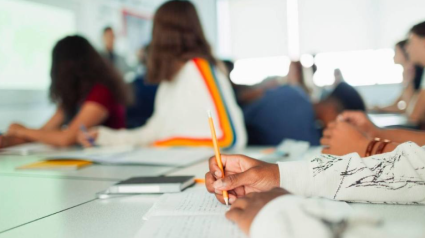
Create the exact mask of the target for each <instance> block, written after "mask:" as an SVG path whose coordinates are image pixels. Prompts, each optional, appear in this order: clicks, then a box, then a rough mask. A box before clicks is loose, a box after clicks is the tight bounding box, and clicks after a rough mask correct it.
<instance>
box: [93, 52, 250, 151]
mask: <svg viewBox="0 0 425 238" xmlns="http://www.w3.org/2000/svg"><path fill="white" fill-rule="evenodd" d="M207 110H211V112H212V117H213V119H214V123H215V129H216V133H217V139H218V141H219V145H220V147H222V148H230V147H236V148H241V147H244V146H245V145H246V141H247V136H246V131H245V125H244V119H243V114H242V111H241V109H240V108H239V106H238V105H237V103H236V99H235V96H234V93H233V90H232V87H231V84H230V82H229V79H227V77H226V76H225V75H224V74H223V73H222V72H220V71H219V70H216V68H215V66H213V65H211V64H210V63H208V62H207V61H206V60H203V59H193V60H191V61H188V62H187V63H186V64H185V65H184V66H183V67H182V69H181V70H180V71H179V72H178V73H177V75H176V76H175V78H174V79H173V80H171V81H163V82H161V84H160V85H159V88H158V91H157V94H156V97H155V106H154V113H153V115H152V117H151V118H150V119H149V120H148V122H147V123H146V125H144V126H143V127H140V128H137V129H133V130H111V129H109V128H105V127H100V128H99V135H98V138H97V140H96V143H97V144H98V145H101V146H107V145H121V144H126V145H140V146H148V145H155V146H212V142H211V131H210V127H209V124H208V115H207Z"/></svg>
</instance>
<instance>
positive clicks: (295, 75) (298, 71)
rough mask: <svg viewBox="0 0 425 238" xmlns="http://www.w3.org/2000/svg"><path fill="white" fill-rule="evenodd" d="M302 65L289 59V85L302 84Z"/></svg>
mask: <svg viewBox="0 0 425 238" xmlns="http://www.w3.org/2000/svg"><path fill="white" fill-rule="evenodd" d="M303 76H304V75H303V66H302V64H301V62H300V61H291V64H290V65H289V72H288V81H289V84H291V85H304V78H303Z"/></svg>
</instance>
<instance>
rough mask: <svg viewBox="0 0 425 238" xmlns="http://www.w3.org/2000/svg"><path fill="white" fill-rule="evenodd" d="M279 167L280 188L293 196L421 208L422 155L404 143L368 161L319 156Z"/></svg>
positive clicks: (424, 190)
mask: <svg viewBox="0 0 425 238" xmlns="http://www.w3.org/2000/svg"><path fill="white" fill-rule="evenodd" d="M278 164H279V171H280V184H281V187H284V188H285V189H287V190H288V191H290V192H291V193H293V194H297V195H304V196H320V197H325V198H330V199H334V200H342V201H351V202H368V203H394V204H425V151H424V149H423V148H421V147H419V146H418V145H416V144H414V143H412V142H407V143H404V144H402V145H399V146H398V147H397V148H396V149H395V150H394V151H392V152H390V153H385V154H381V155H375V156H371V157H368V158H361V157H360V156H359V155H358V154H356V153H353V154H348V155H345V156H342V157H338V156H332V155H325V154H323V155H320V156H319V157H316V158H313V159H311V160H310V161H300V162H286V163H285V162H283V163H278Z"/></svg>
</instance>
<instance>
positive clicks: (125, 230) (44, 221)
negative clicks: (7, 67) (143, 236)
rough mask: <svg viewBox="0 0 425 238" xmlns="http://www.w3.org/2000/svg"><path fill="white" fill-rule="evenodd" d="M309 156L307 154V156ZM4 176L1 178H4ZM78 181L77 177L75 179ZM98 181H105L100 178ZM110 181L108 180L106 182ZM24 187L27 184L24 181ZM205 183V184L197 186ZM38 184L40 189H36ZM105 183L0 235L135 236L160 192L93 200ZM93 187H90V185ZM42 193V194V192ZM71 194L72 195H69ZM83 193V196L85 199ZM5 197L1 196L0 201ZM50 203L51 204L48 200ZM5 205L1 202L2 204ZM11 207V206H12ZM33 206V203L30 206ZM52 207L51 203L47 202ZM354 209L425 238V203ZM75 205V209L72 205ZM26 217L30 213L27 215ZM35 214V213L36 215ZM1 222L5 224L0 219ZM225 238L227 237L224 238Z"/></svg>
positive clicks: (197, 171) (196, 169) (191, 171)
mask: <svg viewBox="0 0 425 238" xmlns="http://www.w3.org/2000/svg"><path fill="white" fill-rule="evenodd" d="M263 149H264V148H255V149H252V148H250V150H246V153H244V152H243V151H238V152H240V153H244V154H248V155H251V156H253V157H258V156H260V155H261V154H262V152H261V151H262V150H263ZM318 151H319V148H314V149H312V150H310V151H309V152H308V153H307V154H308V156H312V155H313V154H315V153H317V152H318ZM305 158H306V157H305V156H304V159H305ZM115 169H116V170H117V171H118V170H121V169H122V168H121V167H117V168H115ZM207 170H208V163H207V161H203V162H200V163H197V164H194V165H192V166H189V167H187V168H183V169H179V170H175V171H170V172H168V173H167V175H186V174H187V175H196V176H197V177H203V176H204V174H205V173H206V171H207ZM0 178H1V177H0ZM8 178H12V179H11V181H13V180H15V179H19V178H20V179H22V178H21V177H12V176H10V177H8ZM37 179H44V180H47V181H50V182H49V183H54V182H53V181H66V182H67V183H68V181H70V180H69V179H54V178H37ZM71 181H74V180H71ZM74 182H75V183H76V184H85V183H88V184H89V185H87V186H88V187H90V186H91V185H90V184H91V183H89V181H81V180H78V181H76V180H75V181H74ZM96 183H101V182H99V181H96ZM102 183H106V182H102ZM21 186H24V185H22V184H21ZM40 186H42V184H40V185H37V184H35V185H34V186H33V187H34V189H39V187H40ZM197 186H203V185H197ZM35 187H37V188H35ZM100 187H101V186H99V187H97V186H93V187H92V191H91V192H88V195H87V196H86V199H87V200H86V201H87V203H84V204H81V205H79V206H75V207H72V206H71V204H70V205H68V206H69V208H70V209H68V210H65V211H61V210H62V209H61V208H58V207H55V208H52V209H51V210H56V213H55V214H52V215H50V216H48V217H44V218H43V215H38V216H39V218H38V219H39V220H37V221H34V222H31V223H28V224H26V225H23V226H20V227H18V228H16V229H13V230H10V231H7V232H5V233H0V238H3V237H4V238H12V237H23V238H25V237H45V238H49V237H94V238H95V237H123V238H126V237H133V236H134V235H135V234H136V233H137V231H138V230H139V229H140V227H141V225H142V224H143V221H142V217H143V215H144V213H146V211H148V209H149V208H150V207H151V206H152V205H153V204H154V203H155V201H156V200H157V198H158V197H159V195H139V196H128V197H117V198H110V199H106V200H99V199H96V200H91V199H92V198H93V196H94V194H95V193H96V192H98V191H100V190H102V189H100ZM56 189H57V190H60V191H61V192H59V194H61V195H60V197H59V199H58V198H57V197H56V199H57V200H62V198H63V199H71V197H74V193H75V191H78V190H80V188H79V187H78V186H77V185H75V186H70V185H67V186H63V187H62V186H60V187H56ZM87 190H90V188H87ZM17 196H23V195H21V194H20V192H18V191H16V192H14V193H13V194H12V195H10V199H12V198H13V197H17ZM39 196H42V194H39ZM68 196H69V198H68ZM82 197H83V196H81V198H82ZM1 199H2V197H1V196H0V200H1ZM53 203H54V202H53ZM46 204H47V203H46ZM0 206H1V205H0ZM9 206H10V205H9ZM15 206H16V205H13V206H10V207H11V208H9V210H6V211H7V212H6V213H3V210H2V207H0V211H2V212H1V213H0V216H4V215H3V214H10V212H11V210H12V209H13V207H15ZM28 206H31V205H28ZM46 206H48V205H46ZM350 206H352V207H353V209H354V210H358V211H365V212H369V213H372V214H374V215H377V216H380V217H382V218H383V221H384V225H383V229H385V230H386V231H388V232H390V233H391V234H400V237H407V236H406V235H409V237H415V238H416V237H417V238H423V234H424V233H425V230H424V229H425V219H424V217H425V206H404V205H385V204H350ZM71 207H72V208H71ZM23 216H26V215H25V214H24V215H23ZM34 217H35V216H34ZM6 219H7V218H1V219H0V221H3V220H6ZM0 224H2V223H1V222H0ZM223 238H224V237H223Z"/></svg>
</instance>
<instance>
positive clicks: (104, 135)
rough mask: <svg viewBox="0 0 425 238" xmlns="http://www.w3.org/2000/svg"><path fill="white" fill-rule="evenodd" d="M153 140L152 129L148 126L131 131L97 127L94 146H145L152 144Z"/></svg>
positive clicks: (153, 131) (153, 132) (153, 133)
mask: <svg viewBox="0 0 425 238" xmlns="http://www.w3.org/2000/svg"><path fill="white" fill-rule="evenodd" d="M148 122H149V121H148ZM154 138H155V130H154V127H153V126H149V124H146V125H145V126H143V127H140V128H136V129H131V130H127V129H121V130H113V129H109V128H107V127H98V136H97V139H96V144H97V145H100V146H119V145H134V146H147V145H150V144H152V143H153V142H154Z"/></svg>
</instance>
